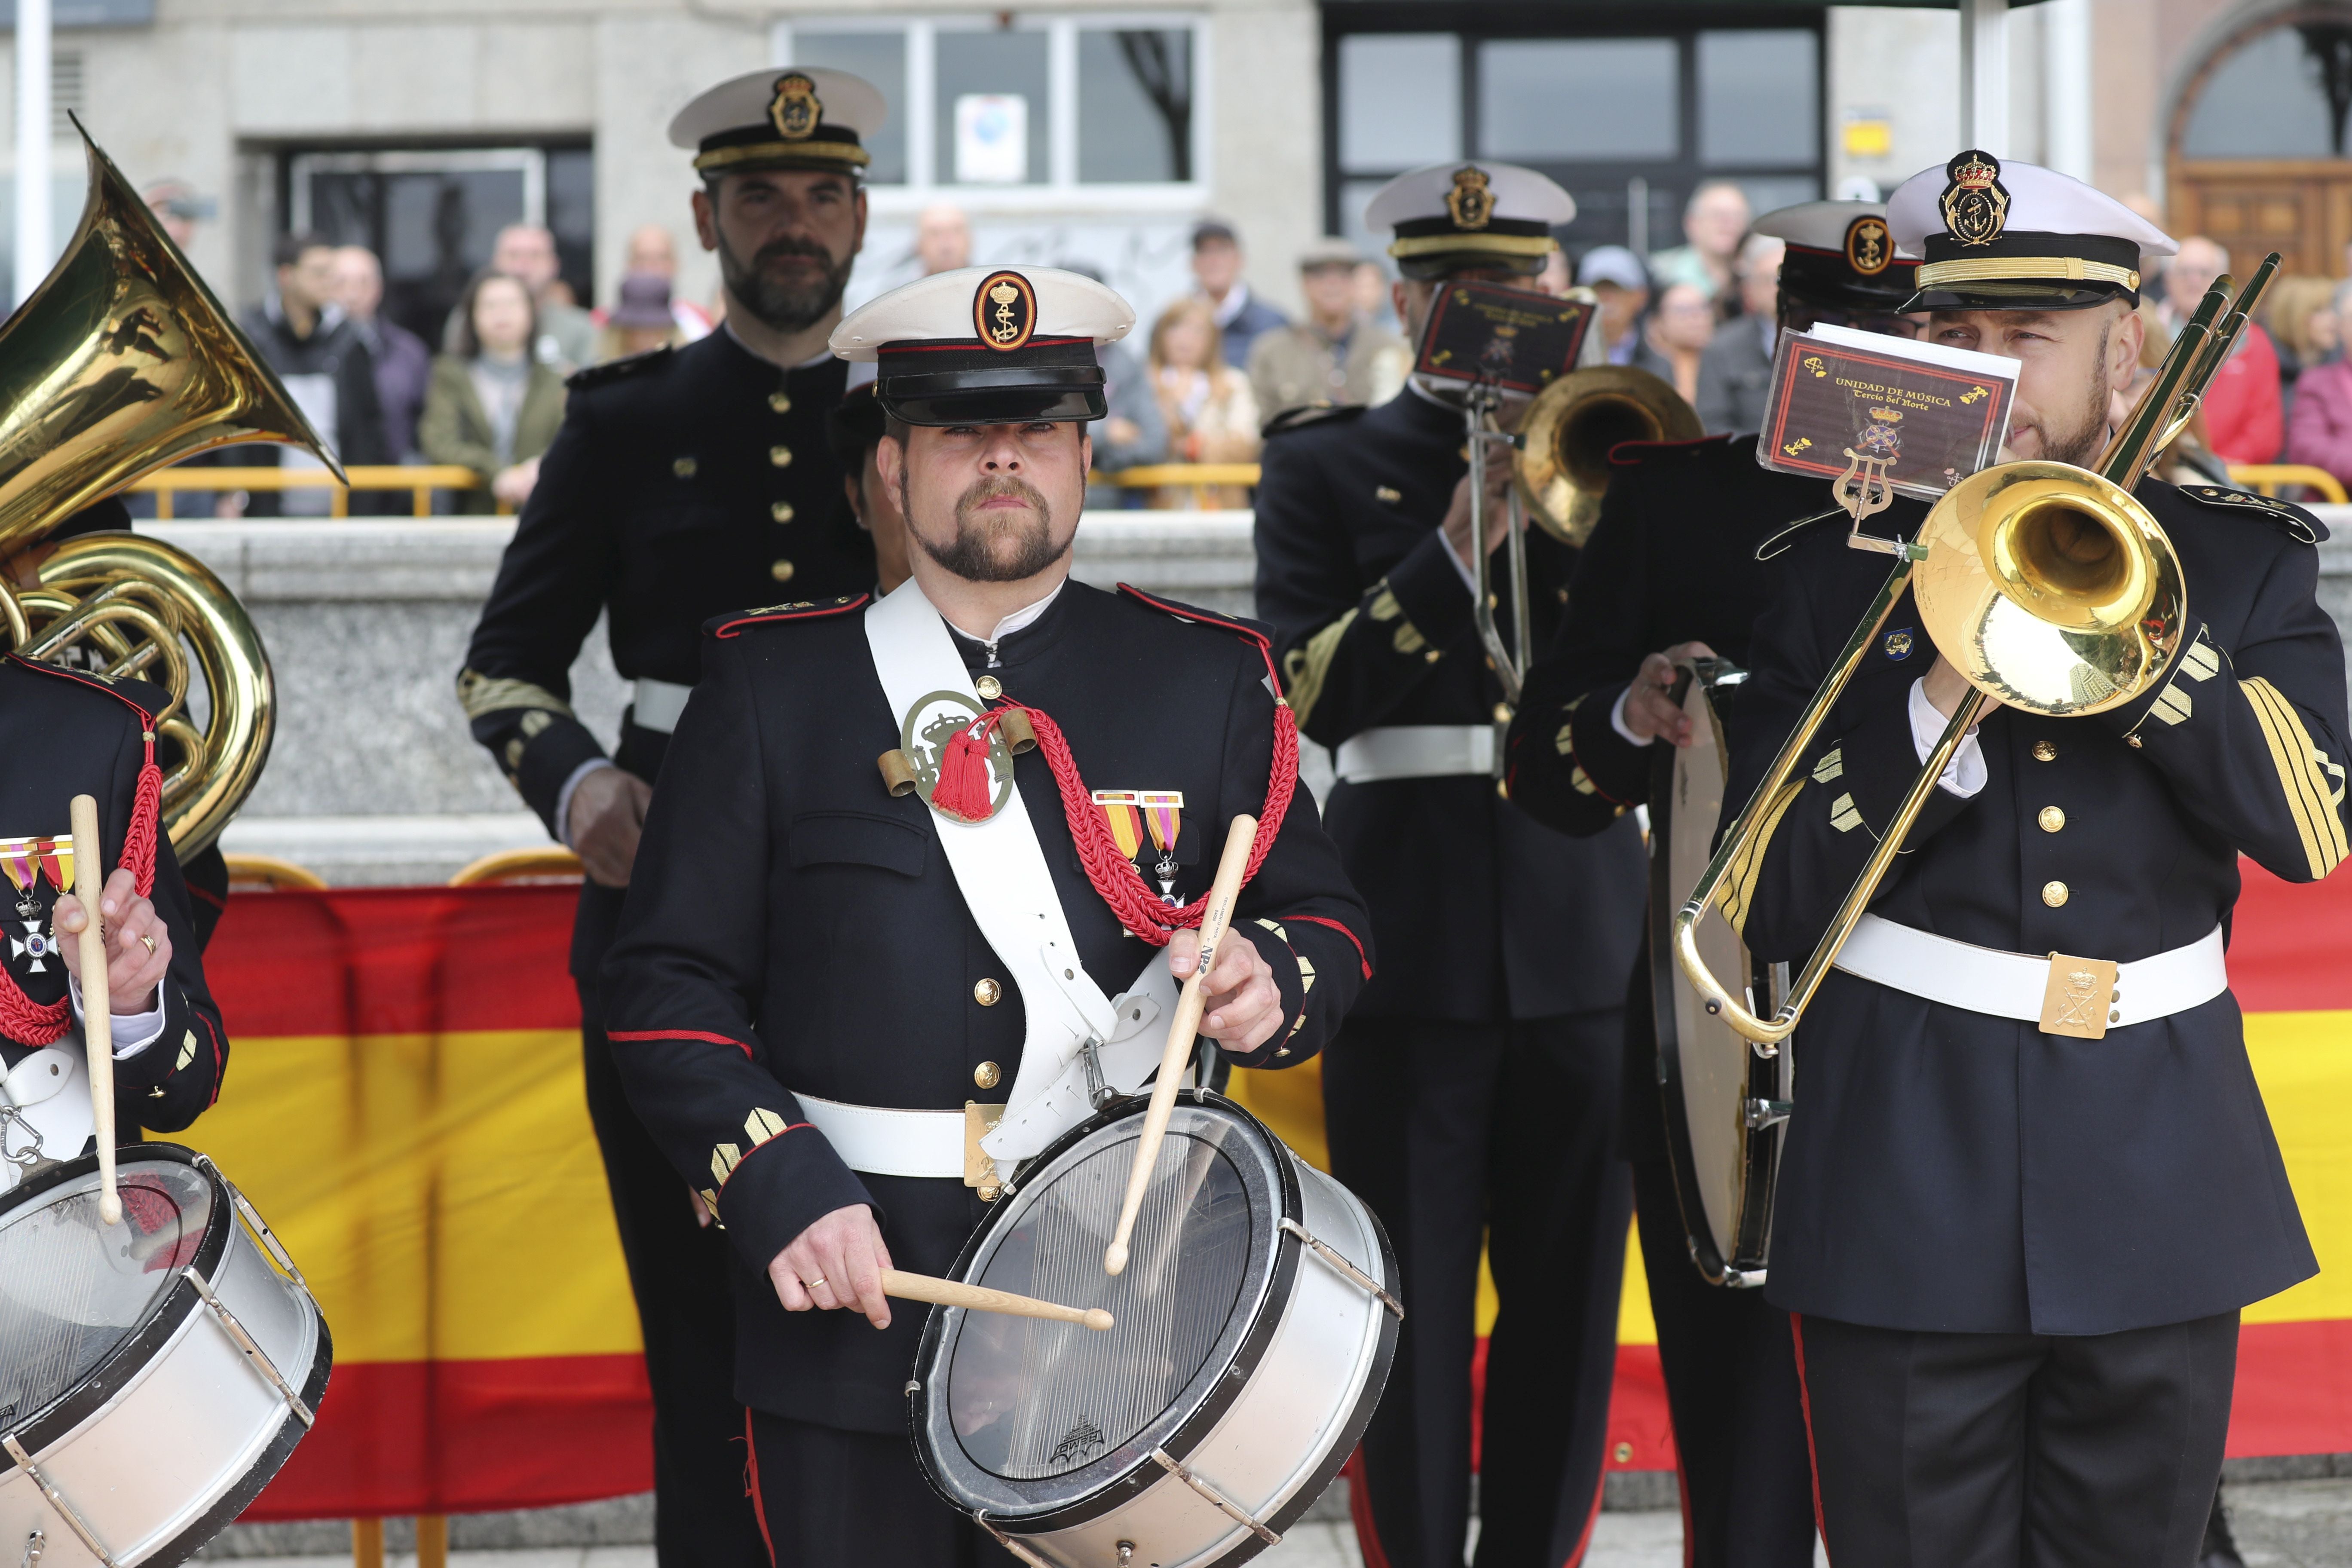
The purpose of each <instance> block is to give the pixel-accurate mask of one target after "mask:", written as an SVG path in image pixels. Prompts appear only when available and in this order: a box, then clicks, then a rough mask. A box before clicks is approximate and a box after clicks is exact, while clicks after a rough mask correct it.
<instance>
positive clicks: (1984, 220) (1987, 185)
mask: <svg viewBox="0 0 2352 1568" xmlns="http://www.w3.org/2000/svg"><path fill="white" fill-rule="evenodd" d="M1944 173H1945V174H1947V175H1948V176H1949V177H1950V183H1949V184H1947V185H1945V187H1944V195H1943V197H1942V201H1941V204H1940V205H1941V206H1942V208H1943V214H1944V227H1945V228H1946V229H1947V230H1948V231H1949V232H1950V234H1951V237H1953V238H1954V239H1957V240H1958V241H1959V242H1960V243H1961V244H1962V245H1990V244H1991V243H1992V242H1993V241H1994V240H1996V239H1999V238H2000V231H2001V228H2002V226H2003V225H2005V224H2007V223H2008V222H2009V190H2008V187H2006V186H2004V185H2003V184H2001V183H2000V160H1999V159H1997V158H1995V157H1994V156H1993V155H1992V154H1991V153H1980V152H1978V151H1977V150H1975V149H1974V148H1970V149H1969V151H1968V152H1966V153H1961V154H1959V156H1958V157H1956V158H1954V159H1953V160H1952V161H1951V162H1950V163H1947V164H1945V165H1944Z"/></svg>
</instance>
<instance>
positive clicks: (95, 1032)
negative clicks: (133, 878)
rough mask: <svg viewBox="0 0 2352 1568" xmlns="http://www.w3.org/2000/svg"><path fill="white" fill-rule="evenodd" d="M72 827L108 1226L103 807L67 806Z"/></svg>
mask: <svg viewBox="0 0 2352 1568" xmlns="http://www.w3.org/2000/svg"><path fill="white" fill-rule="evenodd" d="M67 814H68V818H69V819H70V820H71V822H72V824H73V840H74V889H73V890H74V897H75V898H77V899H79V900H81V910H82V917H83V925H82V928H81V1010H82V1020H81V1021H82V1038H83V1041H84V1042H85V1043H86V1044H87V1045H88V1046H89V1114H90V1121H91V1122H92V1124H93V1125H94V1126H95V1128H96V1131H97V1133H98V1190H99V1197H98V1213H99V1217H100V1218H101V1219H103V1220H105V1221H106V1223H107V1224H109V1225H121V1223H122V1198H121V1194H119V1193H117V1192H116V1191H115V1189H114V1015H113V1012H112V1010H111V1006H110V1000H109V998H108V996H107V991H106V936H105V934H104V932H103V931H100V928H99V918H98V895H99V889H100V887H102V886H103V885H104V880H105V879H104V878H103V877H101V876H100V871H99V867H100V864H101V862H102V859H103V857H102V856H101V855H100V850H99V841H98V802H97V801H96V800H94V799H92V798H91V797H90V796H89V795H76V796H74V797H73V803H72V805H69V806H68V807H67Z"/></svg>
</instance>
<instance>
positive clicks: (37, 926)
mask: <svg viewBox="0 0 2352 1568" xmlns="http://www.w3.org/2000/svg"><path fill="white" fill-rule="evenodd" d="M24 926H25V937H24V940H23V941H21V942H19V941H18V940H17V939H16V938H15V937H13V936H12V937H10V938H9V939H8V956H9V957H11V958H23V957H25V956H26V955H27V954H30V955H31V957H32V960H33V962H32V963H30V964H28V965H27V966H26V971H25V972H26V973H27V974H46V973H48V968H49V966H48V965H47V964H46V963H42V962H41V961H42V960H43V959H45V958H47V957H48V955H49V954H50V953H51V952H55V951H56V944H55V943H53V942H50V941H49V939H48V938H47V936H45V935H43V934H42V931H41V922H40V921H25V922H24Z"/></svg>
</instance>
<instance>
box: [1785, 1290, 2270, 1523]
mask: <svg viewBox="0 0 2352 1568" xmlns="http://www.w3.org/2000/svg"><path fill="white" fill-rule="evenodd" d="M1794 1323H1795V1331H1796V1342H1797V1354H1798V1366H1799V1370H1800V1372H1801V1374H1802V1377H1803V1379H1804V1387H1805V1400H1806V1405H1805V1408H1806V1419H1807V1424H1808V1426H1810V1427H1811V1433H1812V1440H1813V1463H1814V1467H1815V1468H1816V1470H1817V1471H1818V1473H1819V1476H1820V1486H1821V1491H1820V1498H1821V1502H1820V1507H1821V1513H1822V1537H1823V1540H1824V1541H1825V1542H1826V1543H1827V1545H1828V1548H1829V1557H1830V1561H1831V1562H1832V1563H1835V1564H1843V1565H1844V1568H2192V1564H2194V1563H2196V1562H2197V1561H2198V1552H2199V1548H2200V1543H2201V1542H2203V1540H2204V1537H2205V1525H2206V1521H2207V1519H2208V1518H2209V1517H2210V1510H2211V1508H2212V1504H2213V1489H2214V1487H2215V1485H2216V1484H2217V1483H2218V1482H2219V1481H2220V1479H2221V1449H2222V1445H2223V1442H2224V1440H2225V1439H2226V1438H2227V1436H2228V1435H2229V1427H2230V1395H2231V1387H2232V1384H2233V1383H2234V1380H2235V1378H2236V1374H2237V1366H2238V1314H2237V1313H2235V1312H2223V1313H2221V1314H2219V1315H2217V1316H2214V1317H2210V1318H2198V1319H2194V1320H2191V1321H2188V1322H2185V1323H2168V1324H2164V1325H2162V1326H2161V1327H2158V1328H2149V1329H2132V1330H2127V1331H2124V1332H2121V1333H2112V1334H2085V1335H2077V1336H2058V1335H2049V1334H1956V1333H1927V1332H1920V1331H1911V1330H1903V1329H1876V1328H1864V1327H1862V1326H1859V1325H1857V1324H1853V1323H1846V1322H1841V1321H1836V1320H1834V1319H1830V1318H1822V1317H1814V1316H1811V1315H1807V1316H1804V1317H1801V1318H1798V1319H1795V1320H1794Z"/></svg>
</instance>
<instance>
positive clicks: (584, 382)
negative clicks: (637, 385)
mask: <svg viewBox="0 0 2352 1568" xmlns="http://www.w3.org/2000/svg"><path fill="white" fill-rule="evenodd" d="M674 353H677V350H676V349H675V348H672V347H671V346H670V345H669V344H667V343H665V344H663V345H662V346H661V347H660V348H657V349H647V350H646V352H645V353H641V354H627V355H625V356H624V357H622V358H620V359H608V360H606V361H605V362H604V363H603V364H592V365H590V366H588V367H587V368H586V369H585V370H575V371H573V372H572V374H570V375H568V376H565V377H564V378H563V384H564V385H565V386H567V387H569V388H571V389H572V391H573V392H586V391H587V390H588V389H589V388H591V387H595V386H605V385H609V384H612V383H613V382H616V381H625V380H627V379H628V378H629V377H630V376H633V375H637V374H642V373H643V372H646V371H648V370H651V369H653V368H654V366H656V365H657V364H660V363H663V362H664V361H666V360H667V359H668V358H669V357H670V355H672V354H674Z"/></svg>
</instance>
